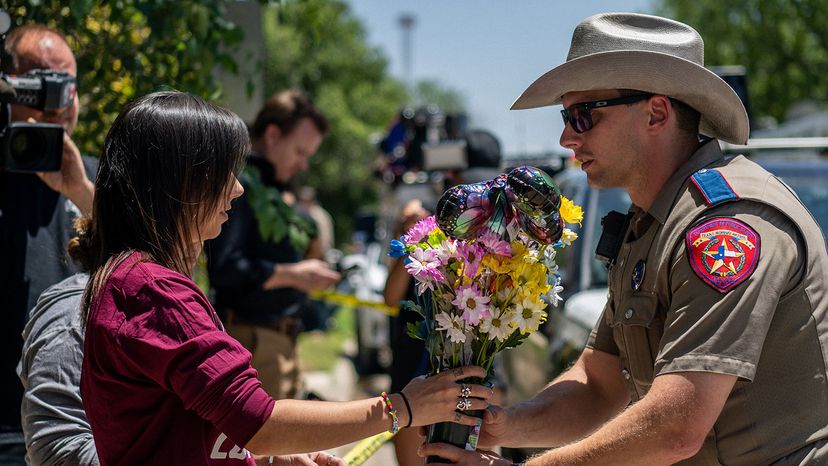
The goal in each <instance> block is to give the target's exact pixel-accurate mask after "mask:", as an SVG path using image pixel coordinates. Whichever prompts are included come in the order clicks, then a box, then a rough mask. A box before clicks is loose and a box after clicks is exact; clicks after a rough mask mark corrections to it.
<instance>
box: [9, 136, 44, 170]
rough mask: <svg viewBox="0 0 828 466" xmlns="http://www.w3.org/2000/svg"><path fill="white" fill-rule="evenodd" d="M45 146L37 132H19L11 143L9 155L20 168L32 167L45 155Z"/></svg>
mask: <svg viewBox="0 0 828 466" xmlns="http://www.w3.org/2000/svg"><path fill="white" fill-rule="evenodd" d="M43 144H44V141H43V137H42V135H41V134H39V133H38V132H37V131H18V132H15V133H14V134H13V135H12V138H11V141H9V155H10V156H11V158H12V159H13V160H14V161H15V162H16V163H17V164H18V165H20V166H27V165H32V164H34V163H35V162H37V160H38V159H39V158H40V157H41V156H42V155H43V153H44V146H43Z"/></svg>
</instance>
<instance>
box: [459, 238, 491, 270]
mask: <svg viewBox="0 0 828 466" xmlns="http://www.w3.org/2000/svg"><path fill="white" fill-rule="evenodd" d="M457 254H458V255H459V256H460V257H461V258H462V259H463V274H464V275H465V276H467V277H469V278H474V275H475V274H476V273H477V269H478V268H480V261H481V260H483V255H484V254H486V250H485V249H483V247H481V246H479V245H478V244H477V243H461V244H458V245H457Z"/></svg>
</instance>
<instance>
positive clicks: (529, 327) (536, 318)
mask: <svg viewBox="0 0 828 466" xmlns="http://www.w3.org/2000/svg"><path fill="white" fill-rule="evenodd" d="M544 307H546V303H545V302H543V301H540V300H538V301H533V300H532V299H530V298H523V300H522V301H520V302H519V303H517V304H516V305H515V312H514V313H513V314H512V323H514V325H515V327H517V328H519V329H520V332H521V333H529V332H534V331H535V330H537V329H538V327H539V326H540V324H541V322H542V321H543V319H544V318H545V317H546V313H545V312H543V308H544Z"/></svg>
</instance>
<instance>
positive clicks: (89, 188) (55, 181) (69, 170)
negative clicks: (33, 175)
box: [37, 132, 95, 214]
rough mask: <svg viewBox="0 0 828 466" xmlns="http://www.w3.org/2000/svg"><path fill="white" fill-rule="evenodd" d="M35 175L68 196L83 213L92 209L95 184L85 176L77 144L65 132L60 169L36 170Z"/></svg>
mask: <svg viewBox="0 0 828 466" xmlns="http://www.w3.org/2000/svg"><path fill="white" fill-rule="evenodd" d="M37 176H39V177H40V179H41V180H43V182H44V183H46V185H47V186H49V187H50V188H52V189H53V190H55V191H57V192H59V193H61V194H63V195H64V196H66V197H68V198H69V200H70V201H72V202H74V203H75V205H76V206H78V208H79V209H80V210H81V212H83V213H84V214H88V213H90V212H91V211H92V197H93V196H94V194H95V185H94V184H92V182H91V181H89V178H87V177H86V169H85V168H84V166H83V159H82V158H81V155H80V151H79V150H78V146H76V145H75V143H74V142H73V141H72V138H70V137H69V135H68V134H67V133H65V132H64V133H63V157H62V158H61V164H60V171H56V172H38V173H37Z"/></svg>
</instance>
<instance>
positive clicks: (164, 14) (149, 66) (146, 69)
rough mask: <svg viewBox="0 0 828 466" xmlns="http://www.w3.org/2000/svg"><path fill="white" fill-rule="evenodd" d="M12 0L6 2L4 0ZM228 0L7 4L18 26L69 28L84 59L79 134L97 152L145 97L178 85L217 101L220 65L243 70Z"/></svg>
mask: <svg viewBox="0 0 828 466" xmlns="http://www.w3.org/2000/svg"><path fill="white" fill-rule="evenodd" d="M1 3H4V2H0V4H1ZM222 5H223V2H222V1H221V0H198V1H193V0H184V1H177V0H118V1H117V2H109V1H101V0H99V1H93V0H74V1H72V2H66V1H65V0H28V1H25V2H13V3H12V5H11V6H7V5H3V6H4V7H6V8H7V11H8V12H9V14H10V15H11V17H12V21H13V23H14V24H15V25H22V24H28V23H41V24H45V25H47V26H49V27H52V28H54V29H56V30H58V31H60V32H62V33H63V34H64V35H65V36H66V39H67V41H68V42H69V45H70V47H71V48H72V50H73V51H74V53H75V57H76V59H77V63H78V92H79V95H80V97H81V115H80V120H79V124H78V128H77V130H76V131H75V133H74V134H73V139H75V142H76V143H77V144H78V146H79V147H80V149H81V152H83V153H86V154H90V155H97V154H98V153H99V152H100V148H101V146H102V144H103V139H104V137H105V135H106V132H107V130H108V129H109V126H110V124H111V123H112V121H113V120H114V119H115V116H117V114H118V113H119V112H120V111H121V109H122V108H123V106H124V105H125V104H126V103H127V102H129V101H130V100H132V99H133V98H135V97H137V96H141V95H143V94H146V93H149V92H152V91H156V90H160V89H164V88H174V89H177V90H181V91H186V92H190V93H193V94H196V95H200V96H202V97H204V98H207V99H215V98H217V97H218V96H219V95H220V93H221V88H220V85H219V83H218V81H217V80H216V77H215V75H214V73H213V71H214V70H215V68H216V67H220V68H223V69H226V70H228V71H231V72H237V61H236V59H235V58H234V55H233V52H234V50H235V48H234V47H235V46H236V45H237V44H239V43H240V42H241V40H242V38H243V32H242V31H241V30H240V29H239V28H238V27H237V26H236V25H234V24H232V23H230V22H228V21H227V20H226V19H224V8H223V6H222Z"/></svg>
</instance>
